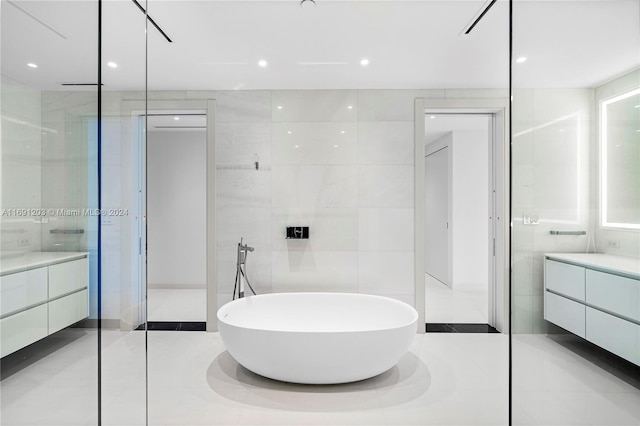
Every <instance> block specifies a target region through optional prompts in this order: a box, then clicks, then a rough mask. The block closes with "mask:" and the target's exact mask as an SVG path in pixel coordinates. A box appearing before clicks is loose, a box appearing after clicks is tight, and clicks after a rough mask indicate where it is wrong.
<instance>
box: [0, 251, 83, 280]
mask: <svg viewBox="0 0 640 426" xmlns="http://www.w3.org/2000/svg"><path fill="white" fill-rule="evenodd" d="M87 254H88V253H86V252H70V251H64V252H63V251H57V252H54V251H52V252H47V251H34V252H28V253H24V254H21V255H12V256H7V257H2V258H0V275H8V274H13V273H16V272H21V271H28V270H30V269H35V268H41V267H44V266H49V265H55V264H56V263H62V262H68V261H70V260H75V259H82V258H83V257H87Z"/></svg>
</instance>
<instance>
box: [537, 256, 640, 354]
mask: <svg viewBox="0 0 640 426" xmlns="http://www.w3.org/2000/svg"><path fill="white" fill-rule="evenodd" d="M544 283H545V293H544V318H545V319H546V320H547V321H549V322H552V323H554V324H556V325H558V326H560V327H562V328H564V329H566V330H568V331H570V332H572V333H574V334H576V335H578V336H580V337H582V338H584V339H586V340H588V341H590V342H592V343H594V344H596V345H598V346H600V347H602V348H604V349H606V350H608V351H610V352H613V353H615V354H616V355H618V356H620V357H622V358H624V359H626V360H628V361H631V362H633V363H634V364H637V365H640V259H634V258H626V257H621V256H612V255H605V254H597V253H584V254H579V253H576V254H572V253H561V254H560V253H557V254H556V253H552V254H545V263H544Z"/></svg>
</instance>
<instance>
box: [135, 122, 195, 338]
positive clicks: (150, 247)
mask: <svg viewBox="0 0 640 426" xmlns="http://www.w3.org/2000/svg"><path fill="white" fill-rule="evenodd" d="M206 130H207V116H206V113H204V112H201V111H158V112H150V113H149V114H148V116H147V155H146V169H147V180H146V189H147V196H146V199H147V237H146V241H147V315H148V321H149V324H150V326H154V325H155V326H156V327H158V326H159V324H157V323H165V325H164V326H163V327H164V328H163V329H166V327H167V325H166V324H167V323H170V325H169V326H172V325H174V326H175V327H179V328H182V327H185V326H186V325H185V324H184V323H199V324H200V328H202V329H204V323H205V322H206V267H207V266H206V244H207V242H206V233H205V232H204V230H205V229H206V220H207V218H206V177H207V171H206V152H207V135H206ZM181 323H182V324H181ZM190 326H191V327H193V324H190Z"/></svg>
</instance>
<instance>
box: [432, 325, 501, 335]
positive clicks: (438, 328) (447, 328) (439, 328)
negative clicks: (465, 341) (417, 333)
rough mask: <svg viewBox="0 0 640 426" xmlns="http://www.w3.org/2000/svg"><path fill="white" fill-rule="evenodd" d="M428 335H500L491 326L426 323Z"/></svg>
mask: <svg viewBox="0 0 640 426" xmlns="http://www.w3.org/2000/svg"><path fill="white" fill-rule="evenodd" d="M425 326H426V331H427V333H498V330H496V329H495V328H493V327H491V326H490V325H489V324H456V323H426V324H425Z"/></svg>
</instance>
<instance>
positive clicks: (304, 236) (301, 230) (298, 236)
mask: <svg viewBox="0 0 640 426" xmlns="http://www.w3.org/2000/svg"><path fill="white" fill-rule="evenodd" d="M287 239H288V240H308V239H309V227H308V226H287Z"/></svg>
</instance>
